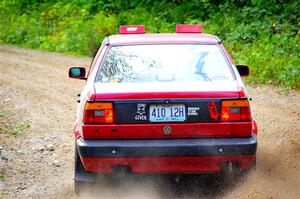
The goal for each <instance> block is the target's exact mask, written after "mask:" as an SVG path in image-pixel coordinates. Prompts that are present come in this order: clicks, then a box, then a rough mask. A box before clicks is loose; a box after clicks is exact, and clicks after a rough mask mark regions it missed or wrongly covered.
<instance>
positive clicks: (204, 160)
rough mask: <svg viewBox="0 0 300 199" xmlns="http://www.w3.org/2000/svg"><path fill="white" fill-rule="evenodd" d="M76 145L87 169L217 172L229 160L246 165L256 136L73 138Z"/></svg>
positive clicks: (249, 161) (253, 148)
mask: <svg viewBox="0 0 300 199" xmlns="http://www.w3.org/2000/svg"><path fill="white" fill-rule="evenodd" d="M76 146H77V150H78V153H79V156H80V158H81V161H82V163H83V165H84V168H85V169H86V170H87V171H94V172H100V173H110V172H111V171H112V168H113V167H115V166H126V167H129V168H130V169H131V171H132V172H133V173H144V172H217V171H220V170H221V169H222V165H223V164H224V163H225V164H226V163H228V162H230V161H233V162H235V163H238V165H239V167H240V168H241V169H249V168H250V167H251V165H252V163H253V161H254V159H255V154H256V147H257V138H256V136H255V135H253V137H251V138H218V139H174V140H165V139H164V140H82V139H77V141H76Z"/></svg>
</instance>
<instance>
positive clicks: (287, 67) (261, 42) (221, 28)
mask: <svg viewBox="0 0 300 199" xmlns="http://www.w3.org/2000/svg"><path fill="white" fill-rule="evenodd" d="M0 10H1V12H0V20H1V24H2V25H3V26H2V28H1V29H0V44H1V43H2V44H4V43H9V44H17V45H20V46H22V47H26V48H37V49H43V50H49V51H57V52H68V53H71V54H76V55H88V56H91V55H93V53H94V52H95V50H96V49H97V47H98V45H99V44H100V43H101V41H102V39H103V38H104V37H105V36H107V35H111V34H116V33H117V32H118V26H119V25H123V24H144V25H145V26H146V30H147V32H150V33H151V32H174V31H175V25H176V24H179V23H186V24H189V23H200V24H202V25H203V31H204V32H207V33H212V34H216V35H217V36H219V37H220V38H221V40H222V41H223V42H224V44H225V46H226V47H227V48H228V50H229V52H230V54H231V55H232V57H233V59H234V60H235V62H236V63H240V64H247V65H249V66H250V68H251V73H252V75H251V76H250V77H249V78H247V81H248V82H249V83H252V84H271V85H279V86H284V87H286V88H287V89H296V90H300V57H299V55H300V38H299V37H300V29H299V27H300V21H299V18H300V4H299V3H298V2H297V1H295V0H290V1H281V0H278V1H276V0H270V1H266V0H252V1H244V0H238V1H231V0H223V1H219V2H218V1H207V0H201V1H195V0H191V1H188V2H186V1H182V0H171V1H166V0H162V1H161V2H156V1H153V2H152V1H147V0H141V1H136V0H132V1H121V0H115V1H110V0H103V1H93V0H92V1H89V2H86V1H83V0H71V1H66V0H63V1H47V0H45V1H38V0H30V1H28V2H27V1H26V2H24V1H20V0H14V1H8V0H0Z"/></svg>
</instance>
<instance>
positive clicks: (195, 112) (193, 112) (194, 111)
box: [188, 107, 200, 115]
mask: <svg viewBox="0 0 300 199" xmlns="http://www.w3.org/2000/svg"><path fill="white" fill-rule="evenodd" d="M199 110H200V107H188V115H198V111H199Z"/></svg>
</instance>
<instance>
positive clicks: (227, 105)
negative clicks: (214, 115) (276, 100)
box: [221, 100, 251, 122]
mask: <svg viewBox="0 0 300 199" xmlns="http://www.w3.org/2000/svg"><path fill="white" fill-rule="evenodd" d="M221 120H222V121H224V122H229V121H250V120H251V112H250V105H249V102H248V100H224V101H222V107H221Z"/></svg>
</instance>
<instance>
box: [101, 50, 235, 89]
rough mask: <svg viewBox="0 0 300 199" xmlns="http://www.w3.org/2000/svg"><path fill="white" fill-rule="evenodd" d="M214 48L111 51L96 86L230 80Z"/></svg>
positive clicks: (219, 52) (231, 76)
mask: <svg viewBox="0 0 300 199" xmlns="http://www.w3.org/2000/svg"><path fill="white" fill-rule="evenodd" d="M233 79H234V76H233V74H232V71H231V69H230V66H229V65H228V63H227V62H226V60H225V57H224V55H223V54H222V52H221V49H220V48H219V47H218V46H217V45H183V44H181V45H180V44H178V45H130V46H114V47H111V48H110V49H109V50H108V52H107V54H106V57H105V59H104V62H103V64H102V66H101V67H100V69H99V71H98V73H97V76H96V82H103V83H134V82H137V83H139V82H180V81H184V82H201V81H224V80H233Z"/></svg>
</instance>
